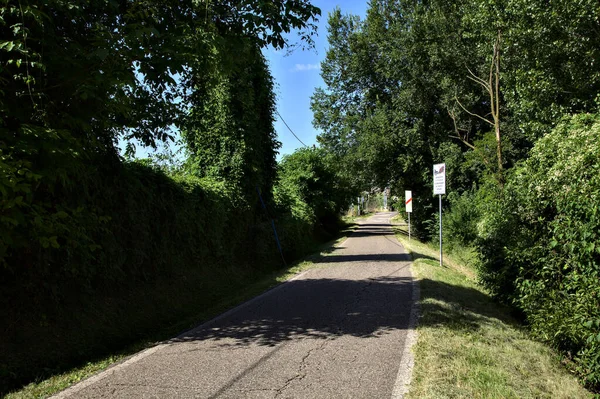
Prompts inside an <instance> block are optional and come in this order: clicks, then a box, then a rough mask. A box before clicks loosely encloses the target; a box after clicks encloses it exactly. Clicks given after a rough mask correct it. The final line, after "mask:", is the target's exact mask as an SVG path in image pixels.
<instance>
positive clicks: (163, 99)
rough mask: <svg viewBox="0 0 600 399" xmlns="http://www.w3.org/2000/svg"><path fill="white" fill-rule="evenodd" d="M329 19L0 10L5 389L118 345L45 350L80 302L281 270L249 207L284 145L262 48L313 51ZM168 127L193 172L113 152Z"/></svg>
mask: <svg viewBox="0 0 600 399" xmlns="http://www.w3.org/2000/svg"><path fill="white" fill-rule="evenodd" d="M319 14H320V10H319V9H318V8H316V7H314V6H313V5H312V4H311V3H310V2H309V1H307V0H291V1H275V2H273V1H263V0H250V1H237V0H231V1H230V0H224V1H216V2H215V1H208V2H198V1H192V0H183V1H179V0H177V1H175V0H166V1H164V0H160V1H157V0H144V1H141V0H140V1H138V0H133V1H120V2H119V1H105V0H92V1H87V0H85V1H83V0H67V1H63V0H48V1H42V2H39V1H29V0H18V1H17V0H3V1H2V7H1V8H0V55H1V56H0V59H1V64H0V292H1V295H0V309H1V312H0V314H1V315H2V316H1V317H2V320H0V324H2V325H3V326H7V327H6V329H5V328H3V329H2V332H1V333H2V334H3V336H2V337H0V340H1V341H2V342H3V343H5V344H6V345H3V346H2V348H1V351H2V353H0V355H1V356H0V359H2V361H1V363H0V377H1V379H0V391H2V390H4V389H5V387H6V381H7V380H10V381H11V382H14V381H19V380H23V379H27V378H30V377H32V376H33V374H34V373H36V372H38V371H40V370H43V369H45V368H47V367H49V366H53V365H56V364H58V363H61V365H62V364H65V363H68V362H69V361H72V360H73V359H76V358H78V357H81V356H84V355H89V354H90V353H93V352H94V350H98V348H99V347H100V348H102V347H103V346H104V345H105V344H106V343H107V341H110V340H111V336H110V335H106V336H104V337H103V336H101V335H100V334H96V335H94V333H92V334H91V335H90V336H89V337H88V338H89V340H88V341H86V342H83V343H82V345H79V346H78V348H77V349H76V348H73V349H69V348H67V349H65V353H62V354H61V353H56V352H55V351H54V350H53V349H52V348H53V346H52V342H55V343H56V339H59V336H60V334H61V333H64V334H63V337H68V336H70V335H69V334H70V333H71V332H72V330H73V329H76V328H77V326H67V327H65V326H57V325H55V324H52V321H51V320H50V319H51V315H52V314H54V313H56V311H58V310H60V309H63V310H64V309H69V304H72V303H78V302H80V301H81V300H82V298H86V297H87V296H90V295H91V296H94V297H95V296H98V297H100V298H106V299H107V302H110V298H111V295H113V294H114V295H116V296H119V295H121V296H123V295H126V294H124V292H127V290H128V289H133V288H132V287H139V286H140V284H142V285H143V284H144V283H151V282H154V283H156V282H157V281H159V280H160V279H169V278H173V279H176V280H177V282H178V283H181V284H183V283H182V281H183V280H185V278H186V276H185V273H184V272H183V271H184V270H185V271H186V272H190V273H192V274H193V275H194V276H195V277H196V278H197V280H195V281H196V282H197V281H199V280H201V279H202V278H204V279H210V278H211V274H212V275H213V276H214V275H219V273H221V272H222V270H220V268H221V267H223V266H222V265H227V267H228V268H234V267H233V266H231V265H235V264H238V265H239V269H236V270H237V271H239V272H240V273H239V274H240V275H244V271H245V270H252V269H254V268H256V269H257V270H260V269H261V268H267V269H268V268H269V267H271V266H274V265H276V264H279V262H280V260H279V258H278V253H277V251H276V247H275V243H274V240H273V238H272V235H271V234H272V232H271V230H270V223H269V222H268V220H267V219H266V218H265V217H264V214H262V213H257V212H256V211H257V209H254V210H252V209H250V211H249V209H248V208H250V207H251V206H252V205H255V204H257V203H258V199H257V198H256V196H255V194H254V189H255V187H256V186H259V187H261V188H262V189H263V192H264V193H266V195H265V196H266V197H267V200H268V197H269V195H270V192H271V189H272V185H273V182H274V180H275V173H276V165H275V151H276V149H277V148H278V143H277V141H276V140H275V135H274V130H273V126H272V122H273V110H274V109H273V107H274V100H273V99H274V96H273V84H272V79H271V75H270V73H269V71H268V69H267V67H266V63H265V61H264V58H263V57H262V55H261V53H260V50H261V48H263V47H265V46H267V45H270V46H273V47H275V48H278V49H282V48H291V47H293V46H294V44H293V43H291V42H290V41H289V37H290V36H289V35H288V34H289V33H290V31H291V30H296V31H298V33H299V36H300V40H301V41H302V43H304V44H305V45H307V46H309V47H310V46H312V35H313V34H314V33H315V31H316V25H315V24H314V22H315V21H316V18H317V16H318V15H319ZM227 53H229V55H227ZM236 57H237V58H236ZM213 122H214V126H213V125H212V123H213ZM174 129H179V130H182V131H185V132H186V133H188V132H192V133H193V134H192V133H189V134H187V135H186V138H188V139H189V140H188V142H187V144H190V143H192V144H194V145H190V146H189V148H188V153H189V155H190V156H189V159H187V160H186V162H185V165H182V163H183V162H181V163H178V162H171V163H170V162H168V161H166V160H164V159H147V160H140V161H135V162H124V160H123V159H122V158H121V157H120V156H119V155H118V150H117V145H116V144H117V143H118V142H119V141H121V140H123V141H127V140H130V139H137V140H139V141H140V142H141V143H142V144H143V145H144V146H151V147H156V146H157V144H160V143H161V142H166V141H168V140H169V139H172V137H173V130H174ZM203 140H207V141H208V142H204V141H203ZM202 145H204V146H206V148H204V150H206V151H204V150H203V151H204V152H202V151H195V150H196V149H197V148H202ZM131 146H132V144H131V142H130V143H129V148H130V149H131V148H132V147H131ZM228 156H230V157H229V158H228ZM157 165H158V166H157ZM165 172H168V173H172V174H173V176H174V177H167V175H166V174H165ZM256 208H258V207H256ZM234 226H235V227H236V228H234ZM273 256H275V258H273ZM198 276H201V278H200V277H198ZM216 280H218V281H222V279H219V278H216ZM57 309H58V310H57ZM53 312H54V313H53ZM100 313H101V312H100ZM36 317H37V318H38V319H37V320H35V322H34V323H33V324H35V325H34V326H33V327H32V326H28V325H27V323H28V322H31V320H33V319H35V318H36ZM104 317H107V315H106V314H100V315H99V317H98V323H101V321H102V319H103V318H104ZM157 317H158V316H157ZM123 323H124V324H127V323H126V322H125V321H123V322H122V324H123ZM115 324H116V325H122V324H119V322H116V323H115ZM19 327H31V328H29V329H28V331H33V332H34V334H31V335H28V336H27V337H25V333H23V334H21V335H22V336H19V332H20V331H19ZM63 328H64V329H65V331H62V330H61V329H63ZM69 328H70V329H71V330H69ZM138 328H141V327H138ZM25 329H27V328H23V329H22V330H25ZM45 329H47V331H46V330H45ZM115 330H119V328H115V329H114V330H113V332H114V331H115ZM128 333H129V334H134V335H135V334H137V333H139V331H134V332H133V333H132V332H131V331H129V332H128ZM40 336H47V337H48V339H47V342H48V346H46V347H43V345H42V349H40V347H39V346H38V345H33V343H34V342H36V341H38V340H39V337H40ZM123 336H127V335H126V333H122V334H121V335H120V336H119V337H117V338H118V339H116V340H117V341H119V339H121V338H123ZM53 339H54V340H55V341H53ZM63 339H64V340H67V338H63ZM125 339H126V338H125ZM19 343H20V344H19ZM88 346H89V348H90V349H87V348H88ZM48 348H50V349H48ZM81 348H84V349H81ZM93 348H95V349H93ZM36 350H37V352H36ZM77 351H81V353H77ZM42 352H44V353H42ZM5 359H8V360H6V362H8V363H9V364H4V363H5ZM37 360H39V361H37ZM33 364H35V367H33V366H32V365H33Z"/></svg>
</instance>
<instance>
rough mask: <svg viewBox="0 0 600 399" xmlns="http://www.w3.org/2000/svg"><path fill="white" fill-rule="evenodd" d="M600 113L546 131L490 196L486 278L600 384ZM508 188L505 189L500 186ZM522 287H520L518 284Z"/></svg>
mask: <svg viewBox="0 0 600 399" xmlns="http://www.w3.org/2000/svg"><path fill="white" fill-rule="evenodd" d="M599 160H600V116H599V115H589V114H584V115H576V116H573V117H571V118H568V119H565V120H563V121H562V122H561V123H560V124H559V125H558V126H557V127H556V128H555V129H554V130H553V131H552V132H551V133H549V134H548V135H546V136H545V137H543V138H542V139H540V140H539V141H538V142H537V143H536V144H535V146H534V148H533V149H532V151H531V155H530V158H529V159H527V160H526V161H525V162H524V163H522V164H520V165H519V166H517V167H516V168H515V169H514V170H513V171H512V172H511V173H510V175H509V176H508V178H507V183H506V187H505V190H504V191H503V192H502V193H501V194H500V195H496V196H495V198H496V199H497V201H488V202H486V203H487V204H488V208H487V209H484V211H483V212H482V219H481V221H480V226H479V227H480V229H479V238H478V240H479V244H480V245H481V252H480V255H481V258H482V265H483V266H482V269H481V271H482V278H483V280H484V282H486V283H487V284H486V285H487V286H488V287H491V288H492V291H493V292H495V293H496V294H499V293H501V292H502V290H504V289H506V290H508V297H511V298H512V299H513V300H514V303H515V304H516V305H517V306H518V307H519V308H520V309H521V310H522V311H523V312H524V314H525V316H526V318H527V321H528V322H529V324H530V325H531V329H532V331H533V333H534V335H536V336H537V337H539V338H541V339H543V340H545V341H547V342H549V343H551V344H553V345H554V346H556V347H558V348H560V349H562V350H564V351H565V352H566V353H568V354H571V355H572V356H573V358H574V360H575V364H576V369H577V371H578V372H579V373H580V375H581V376H582V377H583V379H584V380H585V382H586V383H587V385H588V386H589V387H592V388H595V389H598V388H599V387H600V351H599V349H600V345H599V344H600V279H599V278H600V210H599V206H598V204H600V161H599ZM501 191H502V190H500V189H498V192H501ZM513 290H514V291H513Z"/></svg>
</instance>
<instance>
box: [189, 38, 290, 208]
mask: <svg viewBox="0 0 600 399" xmlns="http://www.w3.org/2000/svg"><path fill="white" fill-rule="evenodd" d="M215 51H216V54H215V55H214V59H213V60H212V63H211V64H209V66H208V68H207V69H208V71H207V70H202V71H201V72H199V73H198V74H197V75H196V76H195V78H194V79H195V81H196V87H197V89H200V88H201V89H200V90H197V91H196V95H195V96H194V97H193V101H194V104H197V106H195V107H193V108H192V109H191V111H190V116H189V117H188V121H187V123H188V125H189V126H191V127H190V128H189V129H186V130H184V131H183V132H182V135H183V137H184V141H185V143H186V145H187V149H188V152H189V158H188V161H187V162H188V169H189V170H190V171H191V173H193V174H194V175H197V176H200V177H210V178H213V179H220V180H223V181H225V182H227V184H228V185H229V186H230V187H231V188H232V189H234V190H239V191H240V192H242V193H243V194H244V196H245V197H246V198H247V200H248V201H249V202H251V203H252V202H255V201H253V200H255V199H256V187H259V188H261V189H262V190H263V192H264V193H265V194H264V195H265V197H266V198H265V200H266V201H267V202H269V200H270V193H271V189H272V186H273V182H274V180H275V173H276V172H275V165H276V162H275V155H276V150H277V149H278V148H279V147H280V143H279V142H278V141H277V139H276V133H275V129H274V127H273V122H274V119H273V114H274V109H275V94H274V92H273V82H272V77H271V74H270V73H269V70H268V67H267V64H266V60H265V59H264V56H263V55H262V54H261V52H260V48H258V47H257V46H256V45H254V44H253V43H252V42H251V41H248V40H241V39H240V40H236V39H232V38H230V39H229V40H228V41H226V42H223V43H222V44H221V45H220V46H219V47H218V48H216V49H215Z"/></svg>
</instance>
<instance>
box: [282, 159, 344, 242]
mask: <svg viewBox="0 0 600 399" xmlns="http://www.w3.org/2000/svg"><path fill="white" fill-rule="evenodd" d="M333 160H334V158H333V157H331V156H328V155H327V153H326V152H325V151H324V150H323V149H321V148H314V149H313V148H301V149H299V150H296V152H294V153H293V154H291V155H285V156H284V157H283V159H282V160H281V162H280V164H279V167H278V180H277V184H276V186H275V189H274V197H275V203H276V205H277V207H278V208H279V213H281V214H284V215H285V214H286V213H289V214H291V218H292V219H293V220H296V222H295V223H290V221H289V220H288V222H287V227H288V228H287V229H285V228H284V230H289V228H290V227H291V228H293V225H294V224H297V225H298V227H300V226H304V227H302V228H300V230H297V229H294V230H295V231H296V233H298V235H296V236H294V235H289V231H288V233H287V234H288V236H289V237H290V238H293V240H294V241H296V242H304V243H306V240H307V239H308V240H311V239H313V237H314V235H315V234H317V235H323V234H325V236H326V237H327V236H329V237H331V234H332V233H334V232H336V231H337V230H338V228H339V218H340V215H341V212H342V210H344V209H346V208H347V206H348V204H349V203H350V198H351V195H352V189H351V187H350V185H349V183H348V182H347V181H346V180H344V178H343V176H341V174H340V173H339V169H338V167H337V166H336V165H335V164H334V162H333ZM285 234H286V233H285V231H284V236H283V238H282V242H283V245H284V248H286V247H287V248H290V247H293V246H294V241H292V240H291V239H290V240H286V235H285Z"/></svg>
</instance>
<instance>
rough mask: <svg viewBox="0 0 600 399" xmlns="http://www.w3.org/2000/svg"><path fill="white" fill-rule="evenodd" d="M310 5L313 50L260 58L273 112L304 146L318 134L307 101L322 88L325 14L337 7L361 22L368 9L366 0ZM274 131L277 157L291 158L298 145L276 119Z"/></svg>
mask: <svg viewBox="0 0 600 399" xmlns="http://www.w3.org/2000/svg"><path fill="white" fill-rule="evenodd" d="M312 4H313V5H315V6H317V7H319V8H320V9H321V18H320V20H319V22H318V37H316V38H315V49H314V50H305V51H302V50H296V51H295V52H293V53H292V54H291V55H287V56H286V55H285V54H286V52H285V51H274V50H273V49H271V48H269V49H266V50H264V52H263V53H264V54H265V56H266V57H267V59H268V60H269V66H270V68H271V73H272V74H273V77H274V79H275V84H276V87H275V92H276V94H277V110H278V111H279V113H280V114H281V116H282V117H283V119H284V120H285V121H286V122H287V124H288V125H289V126H290V128H291V129H292V130H293V131H294V133H296V135H297V136H298V137H299V138H300V140H302V141H303V142H304V143H305V144H306V145H309V146H312V145H313V144H315V143H316V137H317V134H318V133H319V132H318V131H316V130H315V129H314V128H313V126H312V119H313V115H312V111H311V110H310V97H311V95H312V94H313V92H314V91H315V88H317V87H323V86H324V84H323V80H322V79H321V76H320V70H319V68H320V63H321V61H323V60H324V59H325V54H326V52H327V47H328V46H327V18H328V14H329V13H330V12H331V11H333V10H334V9H335V7H336V6H339V7H340V9H341V10H342V13H344V14H354V15H359V16H360V17H361V18H364V16H365V14H366V10H367V7H368V1H367V0H343V1H342V0H313V1H312ZM275 130H276V131H277V136H278V138H279V141H281V143H282V146H281V148H280V150H279V152H280V157H281V155H284V154H291V153H292V152H294V150H295V149H296V148H299V147H302V144H301V143H300V142H299V141H298V140H297V139H296V138H295V137H294V136H293V135H292V134H291V133H290V132H289V130H288V129H287V128H286V127H285V125H284V124H283V122H282V121H281V120H279V118H278V117H277V121H276V122H275Z"/></svg>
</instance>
